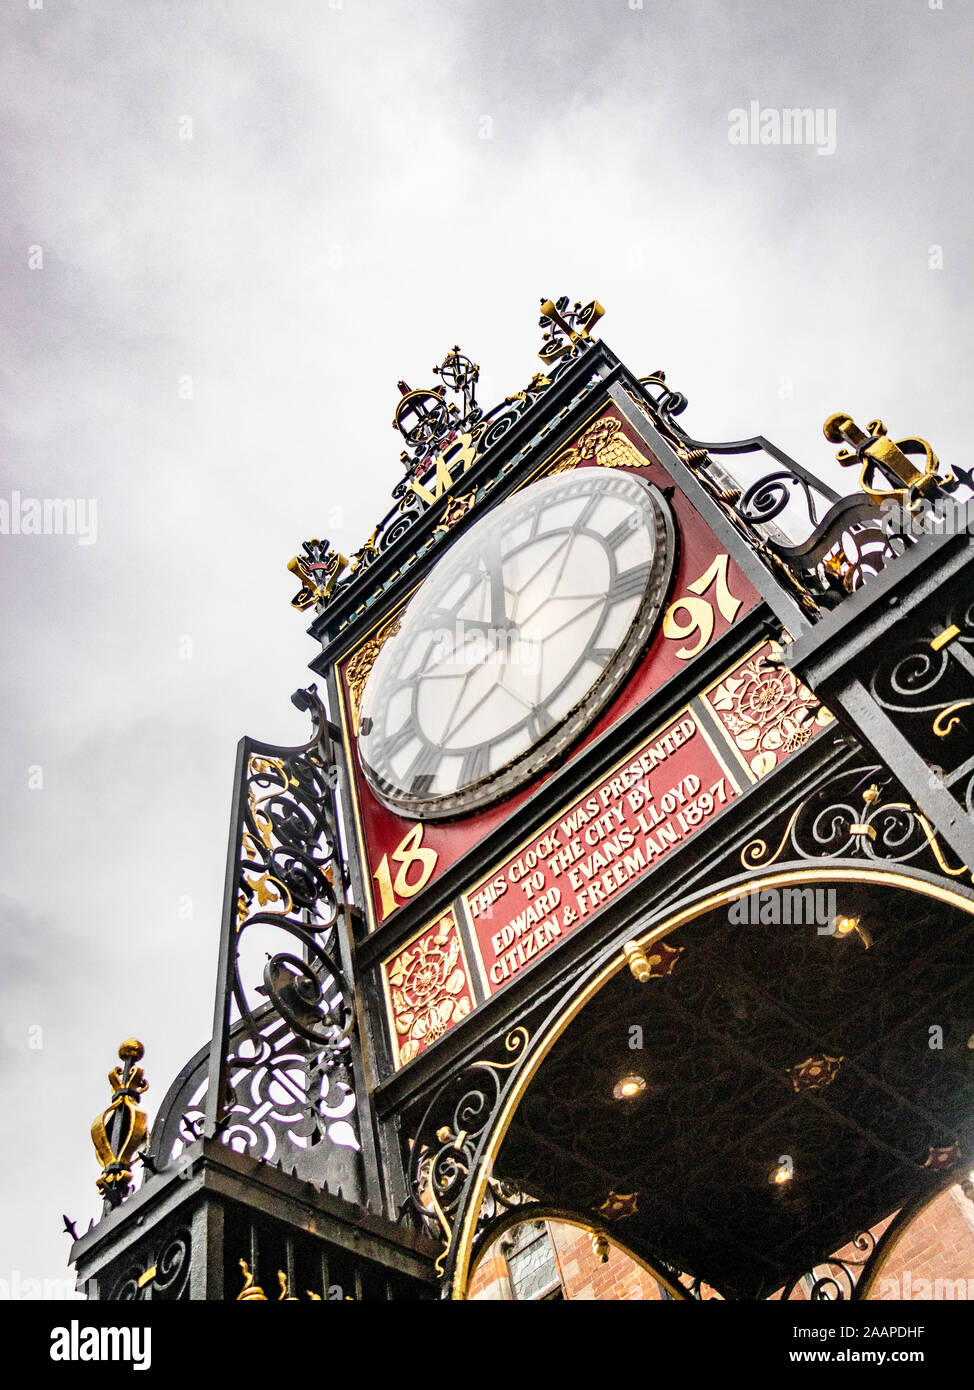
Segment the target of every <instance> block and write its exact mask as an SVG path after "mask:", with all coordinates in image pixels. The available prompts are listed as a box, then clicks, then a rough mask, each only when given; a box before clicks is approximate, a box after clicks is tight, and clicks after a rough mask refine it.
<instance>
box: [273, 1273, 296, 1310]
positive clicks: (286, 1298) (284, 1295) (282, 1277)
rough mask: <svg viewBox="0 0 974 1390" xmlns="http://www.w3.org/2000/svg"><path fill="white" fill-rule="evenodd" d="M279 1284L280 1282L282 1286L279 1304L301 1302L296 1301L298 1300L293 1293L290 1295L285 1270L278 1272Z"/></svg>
mask: <svg viewBox="0 0 974 1390" xmlns="http://www.w3.org/2000/svg"><path fill="white" fill-rule="evenodd" d="M277 1282H278V1283H279V1284H280V1286H281V1292H280V1295H279V1297H278V1300H277V1301H278V1303H297V1302H299V1300H298V1299H296V1298H295V1297H294V1294H293V1293H288V1291H287V1275H286V1274H285V1273H284V1271H283V1269H279V1270H278V1271H277Z"/></svg>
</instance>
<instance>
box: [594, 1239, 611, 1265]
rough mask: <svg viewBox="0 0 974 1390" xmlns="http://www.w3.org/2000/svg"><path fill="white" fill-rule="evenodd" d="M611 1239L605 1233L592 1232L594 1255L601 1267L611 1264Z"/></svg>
mask: <svg viewBox="0 0 974 1390" xmlns="http://www.w3.org/2000/svg"><path fill="white" fill-rule="evenodd" d="M609 1250H610V1246H609V1237H608V1236H607V1235H606V1234H605V1233H604V1232H603V1231H593V1232H592V1254H593V1255H594V1256H595V1258H596V1259H597V1260H598V1262H599V1264H600V1265H604V1264H608V1262H609Z"/></svg>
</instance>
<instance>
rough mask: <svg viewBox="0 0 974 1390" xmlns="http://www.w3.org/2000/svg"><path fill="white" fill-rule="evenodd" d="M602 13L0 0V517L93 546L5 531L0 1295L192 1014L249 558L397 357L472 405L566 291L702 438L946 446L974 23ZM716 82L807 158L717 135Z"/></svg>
mask: <svg viewBox="0 0 974 1390" xmlns="http://www.w3.org/2000/svg"><path fill="white" fill-rule="evenodd" d="M633 5H636V0H557V2H555V0H551V2H544V0H535V2H534V3H530V0H480V2H479V3H473V2H472V0H452V3H447V0H418V2H417V3H403V0H342V3H338V0H332V3H328V0H313V2H312V0H307V2H306V3H301V0H276V3H274V4H266V3H261V4H258V3H254V0H234V3H232V4H230V3H218V0H198V3H190V2H189V0H139V2H138V3H137V4H132V3H124V0H75V2H74V3H71V2H70V0H43V3H42V4H39V0H33V4H32V3H31V0H8V3H7V5H6V6H5V8H4V12H3V16H2V21H0V24H2V59H0V61H2V80H0V104H2V111H3V142H2V162H3V183H4V188H3V194H2V204H0V206H2V211H0V237H2V244H0V256H2V263H3V286H4V301H5V302H4V309H3V315H2V318H3V327H2V332H3V347H2V362H3V417H2V462H3V480H2V487H0V498H3V499H6V500H7V501H8V502H9V501H10V500H11V497H12V494H13V492H14V491H19V492H20V493H21V494H22V496H23V497H36V498H40V499H43V498H81V499H93V500H94V501H95V503H96V506H97V512H96V517H97V532H96V533H95V536H96V538H95V540H94V543H93V544H87V545H82V544H78V543H77V538H76V537H72V536H66V535H61V536H56V535H53V536H15V535H0V582H2V591H3V594H4V596H5V600H6V612H5V618H4V627H3V638H4V660H3V672H2V678H3V710H4V719H3V721H2V725H0V740H2V752H0V767H2V776H3V797H2V802H0V815H2V818H3V827H2V836H3V839H2V843H3V853H4V859H3V863H4V873H3V880H2V883H0V897H2V924H3V938H2V949H3V973H2V976H0V992H2V997H0V1015H2V1018H3V1020H4V1021H3V1030H2V1038H0V1043H2V1047H0V1082H2V1086H3V1091H4V1098H5V1105H4V1120H5V1129H6V1131H7V1132H6V1135H5V1138H4V1142H3V1164H4V1170H5V1171H4V1181H3V1183H2V1185H0V1194H2V1196H0V1202H2V1205H3V1214H2V1227H0V1230H2V1237H0V1240H2V1243H0V1280H7V1279H10V1278H11V1276H12V1272H13V1271H19V1276H20V1278H21V1279H22V1280H23V1279H25V1278H38V1279H45V1278H47V1279H52V1278H58V1277H60V1278H64V1277H65V1276H66V1273H67V1271H66V1270H65V1267H64V1261H65V1258H66V1256H67V1253H68V1245H69V1242H68V1238H67V1237H66V1236H64V1235H61V1234H60V1233H59V1214H60V1212H62V1211H66V1212H68V1213H69V1214H70V1215H71V1216H72V1217H73V1218H75V1219H76V1220H77V1221H78V1223H79V1227H80V1228H82V1229H83V1228H84V1227H85V1226H86V1225H87V1223H88V1219H89V1217H90V1216H91V1215H92V1214H94V1213H95V1211H96V1210H97V1206H98V1201H97V1194H96V1192H95V1188H94V1179H95V1177H96V1176H97V1172H98V1170H97V1165H96V1163H95V1160H94V1155H93V1152H92V1150H91V1147H90V1144H89V1141H88V1126H89V1124H90V1121H91V1118H92V1116H93V1115H94V1114H95V1113H96V1111H97V1110H98V1109H99V1108H100V1107H101V1106H103V1105H104V1104H105V1103H106V1102H107V1099H108V1089H107V1086H106V1083H105V1073H106V1072H107V1070H108V1069H109V1067H110V1066H111V1065H112V1064H113V1062H114V1059H115V1051H116V1048H117V1046H118V1043H119V1042H120V1041H121V1040H122V1039H123V1038H124V1037H126V1036H129V1035H131V1034H135V1035H136V1036H138V1037H139V1038H141V1039H142V1041H143V1042H144V1043H145V1045H146V1059H145V1063H144V1065H145V1068H146V1071H147V1074H148V1076H149V1079H150V1082H151V1086H152V1089H151V1090H150V1092H149V1094H148V1096H147V1101H152V1103H153V1108H154V1106H155V1105H156V1104H158V1102H159V1100H160V1099H161V1097H162V1095H163V1094H164V1092H165V1090H166V1088H167V1086H168V1084H169V1082H170V1080H171V1079H172V1077H173V1075H174V1074H175V1072H176V1071H177V1070H178V1068H179V1067H180V1066H181V1065H182V1063H183V1061H184V1060H185V1059H186V1058H187V1057H188V1056H189V1054H190V1053H191V1052H193V1051H194V1050H195V1049H196V1048H197V1047H198V1046H199V1045H200V1044H201V1043H202V1042H203V1041H204V1040H205V1038H206V1037H207V1035H208V1032H209V1026H210V1016H211V1009H212V991H213V977H214V972H215V966H216V943H217V936H218V928H219V916H220V897H221V892H222V878H223V860H224V853H225V842H226V825H227V817H228V812H229V798H230V791H231V777H232V772H233V755H234V746H235V744H236V741H237V739H238V738H239V737H240V735H241V734H242V733H244V732H248V733H251V734H252V735H254V736H255V737H258V738H263V739H268V740H271V741H280V742H295V743H296V742H300V741H302V740H303V739H304V737H305V736H306V721H305V717H304V716H301V715H299V714H298V713H297V712H296V711H295V710H294V709H293V708H292V707H291V705H290V703H289V698H288V697H289V695H290V693H291V691H292V690H294V689H295V688H296V687H297V686H298V685H300V684H305V683H306V682H307V679H308V673H307V671H306V663H307V662H308V661H309V660H311V659H312V658H313V656H314V648H313V646H312V644H311V642H310V639H309V638H308V637H307V636H306V635H305V628H306V626H307V622H306V619H304V618H302V616H301V615H299V614H297V613H296V612H295V611H293V610H292V609H290V608H289V606H288V600H289V598H290V597H291V595H292V593H293V592H294V590H295V587H296V585H295V582H294V580H293V578H292V577H291V576H290V575H289V574H287V572H286V571H285V568H284V566H285V563H286V561H287V560H288V558H289V557H290V556H291V555H292V554H294V552H295V550H296V549H297V548H298V547H299V545H300V542H301V541H302V540H304V539H306V538H307V537H310V536H325V535H327V536H328V537H330V539H331V540H332V542H333V543H334V544H336V545H337V546H338V547H339V548H340V549H342V550H343V551H344V552H345V553H346V554H348V553H350V551H351V550H354V549H356V548H357V547H358V545H360V544H361V542H362V541H363V539H364V538H365V537H366V536H367V535H368V534H369V532H370V531H371V530H372V527H373V526H374V524H375V522H376V520H377V519H378V518H379V517H380V516H381V515H382V514H383V513H384V511H385V510H386V508H387V506H388V494H389V490H390V489H391V487H392V486H393V484H394V483H395V482H396V480H397V478H398V476H399V463H398V456H399V440H398V436H396V435H394V434H393V431H392V430H391V428H390V422H391V418H392V411H393V407H394V404H395V400H396V398H397V392H396V381H397V380H398V379H399V378H400V377H404V378H405V379H406V380H407V381H409V382H410V384H412V385H415V386H418V385H426V384H429V383H430V382H431V381H432V380H433V378H432V376H431V373H430V368H431V366H432V365H433V363H434V362H436V361H438V360H439V359H440V358H441V357H442V355H443V353H444V352H445V351H446V350H447V349H448V348H449V347H450V346H451V345H452V344H453V343H454V342H459V343H460V344H461V345H462V347H463V348H464V350H465V351H466V352H468V353H469V354H470V355H471V356H472V357H473V358H474V359H475V360H476V361H478V362H479V363H480V364H481V365H482V368H483V373H482V390H481V397H482V399H483V402H484V404H485V405H490V404H492V403H493V402H494V401H495V400H497V399H499V398H501V397H502V396H504V395H507V394H508V393H510V392H512V391H515V390H517V389H519V388H520V387H521V386H522V385H523V384H524V383H525V382H526V381H527V380H528V378H529V377H530V376H531V374H532V373H533V372H534V371H535V370H537V369H538V368H539V366H540V364H539V363H538V361H537V359H536V357H535V355H534V354H535V352H536V350H537V346H538V344H539V333H538V330H537V327H536V324H537V304H538V300H539V297H540V296H542V295H552V296H557V295H559V294H562V293H565V294H569V295H571V296H572V297H580V298H582V299H589V298H591V297H593V296H598V298H599V299H600V300H601V301H602V303H603V304H604V305H605V306H606V310H607V313H606V317H605V319H604V321H603V323H602V325H601V326H600V328H601V332H602V336H604V338H605V339H606V341H607V342H608V343H609V344H610V345H611V346H612V348H613V349H614V350H615V351H616V352H617V353H618V354H619V355H620V356H621V357H622V358H623V360H624V361H626V362H627V363H628V364H629V365H630V366H631V367H633V368H635V369H637V370H639V371H640V372H648V371H650V370H653V369H655V368H658V367H665V368H666V370H667V374H668V378H669V380H670V381H671V383H672V384H674V385H675V386H677V387H678V388H679V389H681V390H683V391H684V392H685V393H686V394H687V395H688V396H689V397H690V408H689V410H688V412H687V414H686V416H685V417H684V420H685V422H686V424H687V426H688V428H690V429H691V430H692V431H693V432H695V433H696V434H697V435H698V436H700V437H703V438H731V437H733V436H735V435H738V434H751V433H753V432H756V431H763V432H764V433H766V434H768V435H769V436H771V437H772V438H774V439H775V440H776V441H777V442H778V443H780V444H782V445H783V446H784V447H785V448H787V449H789V450H790V451H791V452H792V453H794V454H795V455H796V456H797V457H798V458H799V459H801V460H802V462H804V463H805V464H806V465H807V466H809V467H811V468H822V469H827V468H828V466H829V461H830V459H831V457H832V453H833V450H832V448H831V447H830V446H829V445H828V444H826V442H825V440H824V439H823V438H822V434H821V426H822V421H823V420H824V418H825V417H826V416H827V415H828V414H831V413H832V412H833V411H836V410H838V409H844V410H848V411H849V412H850V413H852V414H853V415H854V416H855V417H856V418H857V419H858V420H859V421H860V423H864V422H865V421H866V420H869V419H872V418H874V417H875V416H877V415H878V416H882V418H883V419H884V420H885V421H886V422H887V424H888V426H889V428H890V432H891V433H892V434H893V435H894V436H903V435H910V434H913V433H920V434H921V435H924V436H926V437H928V438H929V439H930V440H931V442H932V443H933V445H934V448H935V449H936V450H937V452H938V453H939V454H940V455H941V457H942V458H944V459H946V460H947V461H949V462H957V463H961V464H963V465H964V466H970V459H969V458H968V456H967V454H968V451H967V449H966V448H965V447H964V445H963V439H964V438H965V437H966V434H967V431H968V429H969V424H968V417H967V405H968V396H969V381H970V376H971V342H970V328H969V324H970V298H971V284H972V277H971V238H972V231H971V217H970V204H971V187H972V167H971V165H972V156H971V128H972V117H974V109H972V108H974V102H972V94H971V78H970V55H971V50H972V40H974V11H972V8H971V6H970V5H969V4H965V3H963V2H962V0H943V8H942V9H939V8H931V6H930V3H929V0H858V2H857V3H848V0H791V3H788V4H780V3H773V0H765V2H764V3H756V2H755V0H741V2H740V3H734V0H709V2H708V0H659V2H658V0H644V3H643V4H642V5H641V7H640V6H637V7H636V8H633ZM751 102H758V103H759V104H760V107H761V108H768V107H772V108H785V107H787V108H790V107H811V108H817V109H820V110H821V111H822V112H825V113H827V112H829V111H832V112H834V117H833V118H832V119H834V142H835V148H834V152H832V153H823V154H820V153H818V149H817V148H816V147H815V146H814V145H813V146H808V145H804V146H797V145H791V146H784V145H780V146H761V145H750V144H748V145H735V144H732V143H731V142H730V139H729V132H730V129H731V125H732V117H731V113H732V112H733V111H734V110H735V109H738V108H740V109H745V110H749V109H750V103H751ZM187 134H188V135H190V136H191V138H186V137H187ZM37 248H40V252H41V258H40V259H41V260H42V264H39V263H38V259H39V258H38V255H37ZM931 248H941V250H940V253H939V254H938V252H937V251H936V250H932V249H931ZM941 260H942V268H938V265H939V263H940V261H941ZM932 266H933V268H932ZM190 392H191V398H187V397H188V396H189V394H190ZM843 482H844V484H845V486H846V489H847V490H850V491H851V490H852V487H853V485H854V477H853V475H852V474H845V475H843ZM187 639H188V643H190V644H191V646H188V645H187ZM187 651H191V655H190V657H189V659H186V652H187ZM38 769H39V770H40V772H39V774H38ZM39 779H40V780H41V781H42V786H38V785H36V784H37V782H38V780H39ZM187 898H188V899H189V900H191V905H192V915H191V916H188V917H187V916H186V915H185V912H186V910H187V908H186V900H187ZM38 1029H40V1030H41V1031H40V1032H38V1031H37V1030H38ZM38 1043H40V1045H38ZM0 1291H2V1286H0Z"/></svg>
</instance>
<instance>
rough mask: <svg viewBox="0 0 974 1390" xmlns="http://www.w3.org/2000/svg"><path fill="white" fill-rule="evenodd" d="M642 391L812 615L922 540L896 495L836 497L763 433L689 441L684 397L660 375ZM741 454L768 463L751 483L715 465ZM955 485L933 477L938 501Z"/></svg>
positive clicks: (663, 427) (659, 423)
mask: <svg viewBox="0 0 974 1390" xmlns="http://www.w3.org/2000/svg"><path fill="white" fill-rule="evenodd" d="M640 386H641V387H642V395H641V396H639V395H636V394H633V399H634V400H635V401H636V403H637V404H638V405H639V406H640V407H641V409H643V410H644V411H645V412H646V414H647V415H648V416H649V418H650V419H651V420H652V422H653V424H654V425H656V427H657V428H658V429H659V430H660V431H661V433H662V434H663V435H664V437H665V438H667V439H668V441H669V442H670V443H671V444H672V446H673V448H674V449H675V451H676V453H677V455H678V456H679V457H680V458H681V459H683V461H684V462H686V463H688V464H689V465H690V466H691V467H692V468H693V469H694V472H695V473H696V475H697V476H698V477H699V478H700V480H701V482H702V483H703V485H704V486H705V487H706V488H707V489H708V490H709V491H710V493H711V494H712V495H713V496H714V498H715V499H716V500H717V501H718V502H719V503H720V505H721V506H722V507H723V509H724V510H725V512H726V513H727V515H728V516H729V517H730V518H731V519H732V520H733V521H734V522H735V524H736V525H737V526H738V528H739V529H740V530H741V531H742V533H743V534H744V535H746V537H747V539H748V541H749V542H750V543H751V545H752V546H753V548H754V549H756V550H757V552H758V553H759V554H760V555H761V556H762V557H763V559H764V560H765V561H766V562H767V563H768V565H769V567H770V568H772V569H774V570H776V572H777V573H778V574H779V577H782V576H784V577H785V578H786V579H787V580H788V581H789V582H791V583H793V584H794V585H795V587H796V588H797V590H798V591H799V593H800V595H801V597H802V600H803V603H804V606H805V607H806V608H808V609H809V610H810V611H812V612H814V611H816V610H818V609H822V608H830V607H834V606H835V604H836V603H838V602H839V601H840V600H841V598H842V597H843V596H844V595H846V594H850V593H854V592H855V591H856V590H857V589H859V588H861V587H862V585H863V584H864V583H866V582H867V581H868V580H869V579H870V578H872V577H873V576H874V575H876V574H878V573H879V572H880V571H881V570H882V569H884V568H885V567H886V566H887V565H888V564H889V563H890V562H891V561H892V560H894V559H896V558H897V556H899V555H902V554H903V553H904V551H905V550H906V549H907V548H908V547H909V546H911V545H913V544H914V543H915V541H916V539H917V538H918V534H921V533H922V532H918V530H917V527H916V525H915V524H913V525H902V524H900V523H898V520H897V513H896V510H895V508H894V507H893V506H892V505H890V499H892V498H894V496H898V495H899V494H893V493H888V494H887V493H883V494H880V493H876V492H875V491H873V490H870V489H864V490H860V491H858V492H856V493H853V494H851V495H849V496H845V497H842V496H840V495H839V493H838V492H836V491H835V490H834V489H833V488H832V487H830V486H829V485H828V484H827V483H825V482H823V481H822V480H821V479H820V478H817V477H815V476H814V474H812V473H809V472H808V470H807V469H805V468H803V467H802V465H801V464H799V463H798V462H797V461H796V460H795V459H793V458H791V457H790V456H789V455H788V454H786V453H785V452H784V451H783V450H782V449H779V448H778V447H777V446H776V445H775V444H772V443H771V441H770V440H768V439H765V437H764V436H763V435H753V436H752V437H750V438H748V439H736V440H727V441H721V442H714V441H710V440H701V439H696V438H694V437H693V436H692V435H690V434H689V433H688V432H687V431H686V430H685V429H684V428H683V427H682V426H681V425H680V424H679V423H678V422H677V417H678V416H679V415H681V414H682V413H683V411H684V410H685V409H686V406H687V398H686V396H684V395H683V394H682V392H679V391H674V390H672V389H671V388H670V387H669V386H668V385H667V383H666V378H665V375H664V373H663V372H661V371H660V372H654V373H653V374H652V375H651V376H648V377H643V378H642V379H641V381H640ZM742 455H753V456H754V457H755V460H756V461H757V460H759V459H761V458H762V456H763V457H764V458H766V459H768V460H770V461H771V464H772V466H771V468H770V470H769V471H767V472H764V473H762V474H761V475H760V476H759V477H758V478H756V479H754V480H753V481H751V482H746V481H741V480H740V479H739V478H737V477H736V476H733V475H732V474H731V473H729V472H727V471H726V470H725V469H724V467H723V466H722V464H721V463H720V462H719V461H718V460H719V459H721V458H729V457H735V456H738V457H739V456H742ZM956 472H957V470H955V473H956ZM957 482H958V479H957V478H956V477H950V478H948V479H938V488H937V490H936V496H937V497H942V496H945V495H946V494H947V493H948V492H950V491H953V490H954V489H956V487H957ZM928 491H929V490H928ZM933 496H934V493H933V492H930V493H929V496H928V495H927V494H924V495H923V496H922V497H919V496H918V498H917V499H916V503H915V505H916V506H917V507H918V508H920V509H923V510H927V509H929V506H930V501H931V498H932V497H933ZM913 520H914V522H915V518H914V519H913ZM786 521H787V522H788V523H789V524H788V526H784V523H785V522H786ZM796 531H800V532H801V534H794V533H795V532H796Z"/></svg>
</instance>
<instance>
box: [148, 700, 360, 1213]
mask: <svg viewBox="0 0 974 1390" xmlns="http://www.w3.org/2000/svg"><path fill="white" fill-rule="evenodd" d="M294 699H295V703H296V704H297V705H298V706H299V708H303V709H306V710H308V711H309V712H310V713H311V714H312V716H313V718H314V721H315V727H314V734H313V737H312V738H311V740H310V741H309V742H308V743H307V744H304V745H301V746H299V747H297V748H279V747H276V746H271V745H269V744H261V743H256V742H254V741H253V740H251V739H245V740H243V742H242V744H241V747H240V750H239V754H238V781H237V788H236V800H235V807H236V809H235V821H234V826H235V829H234V832H233V835H232V840H231V843H232V844H233V845H234V846H236V849H235V851H233V852H232V853H231V865H230V870H229V872H228V879H227V898H226V902H225V906H224V924H223V934H222V938H221V979H220V982H219V986H218V987H219V989H220V990H221V997H222V1001H223V1002H222V1005H221V1008H220V1013H221V1015H222V1018H223V1027H222V1031H218V1033H217V1036H216V1037H215V1038H214V1040H213V1043H212V1047H211V1049H204V1050H203V1051H201V1052H200V1053H198V1054H197V1056H196V1057H195V1058H193V1059H192V1060H191V1061H190V1062H189V1063H188V1064H187V1066H186V1067H185V1068H184V1069H183V1072H182V1073H181V1074H180V1076H179V1077H178V1078H177V1079H176V1081H175V1083H174V1084H173V1086H172V1088H171V1089H170V1092H169V1095H168V1096H167V1097H166V1099H165V1101H164V1102H163V1106H162V1109H161V1111H160V1115H159V1118H158V1121H157V1124H156V1126H155V1131H154V1136H153V1143H152V1148H151V1152H150V1164H151V1167H152V1169H153V1170H155V1171H158V1170H160V1169H162V1168H164V1167H166V1166H168V1165H170V1164H172V1163H174V1162H181V1161H184V1158H183V1156H184V1155H185V1151H186V1150H187V1149H188V1148H189V1147H190V1146H191V1145H192V1144H193V1143H195V1142H196V1140H197V1139H199V1138H200V1137H201V1136H202V1135H203V1134H204V1133H205V1134H209V1135H214V1136H217V1135H218V1136H219V1137H220V1138H221V1139H222V1141H223V1142H224V1143H226V1144H228V1145H229V1146H230V1147H232V1148H234V1149H237V1150H238V1151H245V1152H247V1153H249V1154H252V1155H253V1156H255V1157H257V1158H261V1159H266V1160H270V1161H273V1162H277V1163H280V1164H282V1165H284V1166H288V1167H290V1168H292V1169H293V1170H294V1171H296V1172H298V1173H299V1174H300V1175H301V1176H303V1177H309V1178H311V1179H312V1180H317V1181H323V1180H324V1179H325V1177H326V1176H329V1175H330V1179H331V1180H334V1177H335V1174H336V1173H337V1174H338V1175H340V1176H341V1177H342V1178H343V1179H344V1182H345V1186H346V1188H348V1189H349V1190H350V1192H351V1189H353V1188H354V1186H355V1174H356V1171H357V1165H356V1161H355V1160H356V1156H357V1151H358V1147H359V1143H358V1132H357V1126H356V1112H357V1103H356V1095H355V1084H354V1068H353V1060H354V1059H353V1054H352V1042H353V1033H354V1027H355V1006H354V998H353V992H352V988H351V984H350V981H349V979H348V975H347V962H348V960H349V955H348V952H349V936H348V933H349V923H348V911H349V910H348V909H347V907H346V905H345V883H344V867H343V864H342V858H341V850H340V844H339V839H338V832H337V822H336V816H335V807H334V788H335V784H336V780H337V769H336V765H335V756H336V755H335V751H334V747H333V745H332V743H331V734H330V731H329V727H328V725H327V722H326V720H325V715H324V711H323V709H322V707H321V704H320V701H319V700H318V697H317V693H316V691H315V689H314V687H313V686H312V687H311V688H310V689H309V690H306V691H300V692H298V694H297V695H296V696H295V697H294ZM261 951H262V952H263V959H260V953H261ZM232 1005H235V1011H236V1017H233V1016H232V1015H233V1009H232V1007H231V1006H232ZM336 1148H338V1149H340V1150H342V1151H343V1155H344V1156H342V1155H339V1157H338V1158H337V1159H336V1158H335V1156H334V1153H333V1151H334V1150H335V1149H336Z"/></svg>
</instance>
